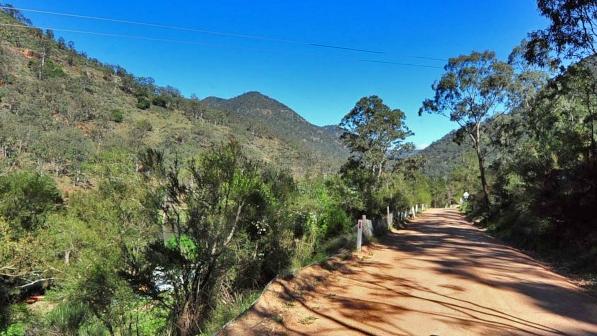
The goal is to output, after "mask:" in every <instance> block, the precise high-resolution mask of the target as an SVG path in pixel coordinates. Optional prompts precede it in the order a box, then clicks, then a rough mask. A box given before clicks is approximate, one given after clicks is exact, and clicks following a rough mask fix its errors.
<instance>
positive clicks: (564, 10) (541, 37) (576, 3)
mask: <svg viewBox="0 0 597 336" xmlns="http://www.w3.org/2000/svg"><path fill="white" fill-rule="evenodd" d="M537 6H538V7H539V11H540V13H541V14H542V15H543V16H545V17H546V18H548V19H549V26H548V27H547V28H545V29H541V30H537V31H534V32H532V33H530V34H529V43H528V44H527V47H526V50H525V54H524V56H525V58H526V59H527V60H528V61H529V62H532V63H536V64H539V65H546V64H550V63H551V64H552V65H561V64H562V62H563V61H564V60H568V61H572V62H578V64H579V65H578V66H576V67H575V69H573V70H572V71H573V72H577V73H579V72H584V74H581V77H583V78H585V81H584V82H585V83H584V85H582V86H581V87H579V88H577V89H578V90H579V91H578V92H579V94H581V95H582V96H583V100H584V104H585V108H586V109H587V110H588V111H589V113H588V115H587V117H586V118H585V119H584V120H582V122H583V124H584V125H586V126H587V129H588V131H589V132H590V134H591V144H590V149H589V151H590V153H591V158H592V159H593V161H594V163H593V164H595V165H597V161H596V160H595V158H596V157H597V141H596V139H595V120H597V107H595V104H594V101H595V97H597V81H595V78H597V1H595V0H538V1H537ZM553 53H555V54H556V55H557V57H555V58H552V59H551V61H548V59H549V58H550V56H551V54H553ZM561 69H562V70H564V67H561ZM579 78H580V77H579Z"/></svg>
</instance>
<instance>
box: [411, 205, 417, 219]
mask: <svg viewBox="0 0 597 336" xmlns="http://www.w3.org/2000/svg"><path fill="white" fill-rule="evenodd" d="M410 213H411V214H412V215H413V219H414V218H415V217H416V213H415V207H410Z"/></svg>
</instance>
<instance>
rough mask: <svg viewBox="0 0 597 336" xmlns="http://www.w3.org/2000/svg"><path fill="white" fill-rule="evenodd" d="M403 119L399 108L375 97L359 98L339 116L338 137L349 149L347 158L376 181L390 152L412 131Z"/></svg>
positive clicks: (383, 169)
mask: <svg viewBox="0 0 597 336" xmlns="http://www.w3.org/2000/svg"><path fill="white" fill-rule="evenodd" d="M405 118H406V116H405V114H404V112H403V111H401V110H400V109H391V108H390V107H389V106H387V105H385V104H384V103H383V100H382V99H381V98H379V97H378V96H370V97H363V98H361V99H360V100H359V101H358V102H357V103H356V105H355V107H354V108H353V109H352V110H350V112H348V114H346V116H344V118H342V121H341V123H340V127H341V128H342V130H343V133H342V135H341V139H342V140H343V141H344V143H345V144H346V146H348V148H349V149H350V152H351V160H353V161H355V162H358V163H359V164H360V165H361V166H363V167H364V168H366V169H367V170H368V171H370V172H371V173H372V176H373V177H374V178H375V180H376V181H379V179H380V178H381V176H382V174H383V173H384V171H386V170H387V167H388V163H389V161H390V160H391V156H390V155H389V154H390V152H396V151H399V150H400V149H401V148H402V147H403V146H405V145H406V144H405V143H404V140H405V139H406V138H407V137H408V136H410V135H412V134H413V133H412V132H411V131H410V130H409V129H408V127H406V124H405V122H404V120H405Z"/></svg>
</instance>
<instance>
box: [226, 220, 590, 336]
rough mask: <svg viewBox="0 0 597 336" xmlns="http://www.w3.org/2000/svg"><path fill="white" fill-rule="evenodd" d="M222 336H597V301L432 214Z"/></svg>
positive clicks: (270, 293)
mask: <svg viewBox="0 0 597 336" xmlns="http://www.w3.org/2000/svg"><path fill="white" fill-rule="evenodd" d="M222 335H343V336H344V335H424V336H430V335H437V336H461V335H597V299H596V298H595V297H592V296H589V295H587V294H584V293H582V291H581V290H580V289H579V288H577V287H576V286H574V285H573V284H572V283H570V282H569V281H568V280H567V279H566V278H564V277H561V276H559V275H557V274H555V273H553V272H551V271H549V270H548V269H546V268H545V267H543V266H542V265H541V264H539V263H538V262H536V261H534V260H533V259H531V258H530V257H528V256H526V255H525V254H523V253H520V252H518V251H517V250H515V249H512V248H510V247H507V246H505V245H502V244H500V243H499V242H497V241H495V240H494V239H492V238H490V237H488V236H487V235H485V234H484V233H483V232H482V231H481V230H479V229H477V228H475V227H473V226H472V225H471V224H470V223H467V222H466V221H465V220H464V219H463V218H462V216H461V215H459V214H458V212H457V211H456V210H444V209H441V210H440V209H432V210H429V211H427V212H426V213H425V214H424V215H423V216H420V217H419V218H417V219H416V220H415V221H414V222H413V223H411V224H410V225H409V226H408V229H407V230H400V231H399V232H393V233H392V234H390V235H389V236H388V237H387V238H386V239H384V240H383V241H382V242H381V243H380V244H375V245H373V246H371V247H369V248H368V249H367V250H365V251H364V252H362V253H361V254H360V256H353V257H352V258H351V259H348V260H339V259H338V260H333V261H331V262H330V263H328V265H327V266H324V267H321V266H312V267H308V268H306V269H304V270H303V271H301V272H299V274H298V275H297V276H295V277H294V278H293V279H289V280H284V281H282V280H278V281H276V282H274V283H272V285H271V286H269V287H268V289H267V291H265V292H264V294H263V295H262V297H261V298H260V299H259V300H258V302H257V304H256V305H255V306H254V307H253V308H252V309H251V310H249V311H248V312H247V313H246V314H245V315H243V316H242V317H241V318H239V319H238V320H236V321H235V322H234V323H232V324H231V325H229V326H228V327H227V328H226V329H225V330H224V331H223V332H222Z"/></svg>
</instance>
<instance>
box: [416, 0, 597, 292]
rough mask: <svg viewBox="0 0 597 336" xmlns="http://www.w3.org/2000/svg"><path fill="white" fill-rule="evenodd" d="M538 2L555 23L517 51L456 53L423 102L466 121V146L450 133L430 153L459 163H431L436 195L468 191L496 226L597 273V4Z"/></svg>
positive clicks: (570, 266) (569, 265) (478, 211)
mask: <svg viewBox="0 0 597 336" xmlns="http://www.w3.org/2000/svg"><path fill="white" fill-rule="evenodd" d="M538 6H539V10H540V12H541V13H542V14H543V15H544V16H545V17H547V18H548V19H549V20H550V25H549V26H548V27H547V28H545V29H543V30H539V31H536V32H532V33H530V34H529V36H528V39H527V40H525V41H523V43H522V44H521V45H520V46H519V47H517V48H515V49H514V50H513V51H512V54H511V55H510V57H509V59H507V60H504V61H497V60H496V59H495V55H494V54H493V53H491V52H482V53H477V52H473V53H472V54H470V55H464V56H459V57H456V58H453V59H450V61H449V63H448V65H447V66H446V68H445V70H446V72H445V74H444V75H443V76H442V78H441V79H440V81H438V82H437V83H436V84H434V86H433V89H434V90H435V96H434V98H432V99H429V100H426V101H425V102H424V103H423V107H422V108H421V112H422V113H423V112H430V113H439V114H443V115H446V116H447V117H449V118H450V119H451V120H453V121H455V122H457V123H458V124H459V125H460V126H461V127H460V128H459V130H458V131H456V132H455V133H454V134H452V135H450V136H449V138H451V139H454V140H455V141H456V142H458V143H459V144H461V146H460V147H454V145H449V144H447V143H446V140H448V139H444V141H442V142H441V143H438V144H436V147H437V148H429V149H428V150H427V151H426V152H424V153H423V156H426V157H427V158H428V159H429V161H432V162H437V158H441V159H440V160H443V161H444V162H445V161H446V160H447V161H449V162H450V165H446V164H445V163H444V166H443V167H444V168H445V170H444V171H443V172H442V171H437V168H436V170H435V171H434V168H433V167H428V168H425V169H424V171H427V172H431V173H432V175H433V176H434V178H433V179H434V181H436V183H435V186H436V188H437V189H435V192H434V199H435V203H436V204H449V203H458V202H460V201H461V199H462V197H463V193H464V192H465V191H468V192H469V193H470V194H471V198H470V199H469V200H468V201H467V202H465V203H464V207H463V209H464V211H465V212H467V213H468V214H469V215H470V216H471V217H473V218H475V219H477V220H479V221H480V222H481V224H482V225H483V226H485V227H487V228H488V229H489V230H490V232H492V233H493V234H495V235H496V236H498V237H501V238H503V239H505V240H507V241H510V242H512V243H514V244H516V245H517V246H519V247H522V248H524V249H527V250H531V251H534V252H537V253H539V254H540V255H542V256H544V257H546V258H548V259H550V260H552V261H556V264H560V265H562V266H564V267H565V269H566V270H567V271H568V272H580V273H584V274H585V275H588V277H591V274H593V277H594V274H596V273H597V249H596V247H597V216H595V205H597V147H596V136H597V135H596V134H597V133H596V129H595V122H596V119H597V48H596V46H595V45H596V42H597V35H596V34H595V27H597V5H596V4H595V3H594V2H591V1H586V2H583V1H550V0H545V1H544V0H540V1H538ZM496 104H498V105H496ZM431 147H434V146H433V145H432V146H431ZM440 148H442V150H441V152H440ZM444 149H445V150H444ZM458 149H460V150H458ZM447 153H453V154H450V155H447ZM475 156H476V157H477V159H478V160H476V162H474V161H473V160H472V158H473V157H475ZM439 165H440V164H438V166H439ZM467 175H468V177H467ZM471 177H473V179H476V181H474V180H471ZM438 187H439V188H438ZM590 283H591V282H589V284H590ZM593 283H594V280H593Z"/></svg>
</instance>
